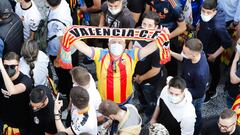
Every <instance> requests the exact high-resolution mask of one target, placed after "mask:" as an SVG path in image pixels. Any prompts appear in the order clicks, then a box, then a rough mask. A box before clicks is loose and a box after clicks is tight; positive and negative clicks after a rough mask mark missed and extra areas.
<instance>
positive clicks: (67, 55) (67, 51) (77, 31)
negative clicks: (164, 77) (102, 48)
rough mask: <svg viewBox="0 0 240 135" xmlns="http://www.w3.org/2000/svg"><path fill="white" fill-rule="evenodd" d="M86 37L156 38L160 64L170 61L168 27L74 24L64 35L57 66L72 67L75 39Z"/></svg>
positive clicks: (56, 61)
mask: <svg viewBox="0 0 240 135" xmlns="http://www.w3.org/2000/svg"><path fill="white" fill-rule="evenodd" d="M86 38H105V39H108V38H125V39H127V40H156V41H157V45H158V48H159V51H160V64H165V63H167V62H169V61H170V59H171V55H170V44H169V32H168V30H167V29H166V28H164V29H157V30H146V29H126V28H105V27H103V28H99V27H91V26H76V25H75V26H72V27H71V28H70V29H68V30H67V31H66V32H65V34H64V36H63V37H62V43H61V48H60V51H59V54H58V57H57V59H56V60H55V62H54V64H55V66H59V67H62V68H64V69H71V68H72V60H71V54H72V52H71V50H72V49H71V48H72V45H73V43H74V42H75V41H77V40H80V39H86Z"/></svg>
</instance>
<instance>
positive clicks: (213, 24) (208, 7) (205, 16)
mask: <svg viewBox="0 0 240 135" xmlns="http://www.w3.org/2000/svg"><path fill="white" fill-rule="evenodd" d="M197 37H198V39H200V40H201V41H202V44H203V51H204V52H205V54H206V55H207V60H208V64H209V68H210V73H211V75H212V78H211V84H210V86H209V90H208V91H207V93H206V98H205V102H208V101H209V100H210V99H211V98H214V97H216V96H217V91H216V88H217V85H218V82H219V81H220V74H221V73H220V62H221V61H220V58H221V53H222V52H223V51H224V49H226V48H229V47H231V45H232V39H231V37H230V34H229V33H228V31H227V28H226V23H225V14H224V12H223V11H222V10H220V9H217V1H216V0H205V1H204V2H203V6H202V9H201V19H200V27H199V31H198V34H197Z"/></svg>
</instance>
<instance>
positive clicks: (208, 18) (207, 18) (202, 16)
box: [201, 14, 213, 22]
mask: <svg viewBox="0 0 240 135" xmlns="http://www.w3.org/2000/svg"><path fill="white" fill-rule="evenodd" d="M201 18H202V20H203V21H204V22H208V21H210V20H211V19H212V18H213V15H204V14H201Z"/></svg>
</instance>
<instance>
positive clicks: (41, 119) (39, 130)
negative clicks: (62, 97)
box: [30, 86, 57, 135]
mask: <svg viewBox="0 0 240 135" xmlns="http://www.w3.org/2000/svg"><path fill="white" fill-rule="evenodd" d="M43 87H45V86H43ZM44 89H45V90H46V93H47V97H48V104H47V106H45V107H44V108H42V109H41V110H39V111H37V112H33V110H32V108H31V107H30V110H31V111H30V113H31V123H32V124H31V125H32V134H33V135H44V133H45V132H47V133H50V134H55V133H56V132H57V129H56V124H55V118H54V100H53V96H52V93H51V90H50V89H48V88H47V87H45V88H44Z"/></svg>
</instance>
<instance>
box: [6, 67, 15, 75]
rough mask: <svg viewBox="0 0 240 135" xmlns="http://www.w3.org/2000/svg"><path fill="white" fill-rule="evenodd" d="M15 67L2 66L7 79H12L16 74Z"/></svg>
mask: <svg viewBox="0 0 240 135" xmlns="http://www.w3.org/2000/svg"><path fill="white" fill-rule="evenodd" d="M15 67H16V65H4V68H5V69H6V72H7V74H8V76H9V77H13V76H14V75H15V73H16V69H15Z"/></svg>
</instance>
